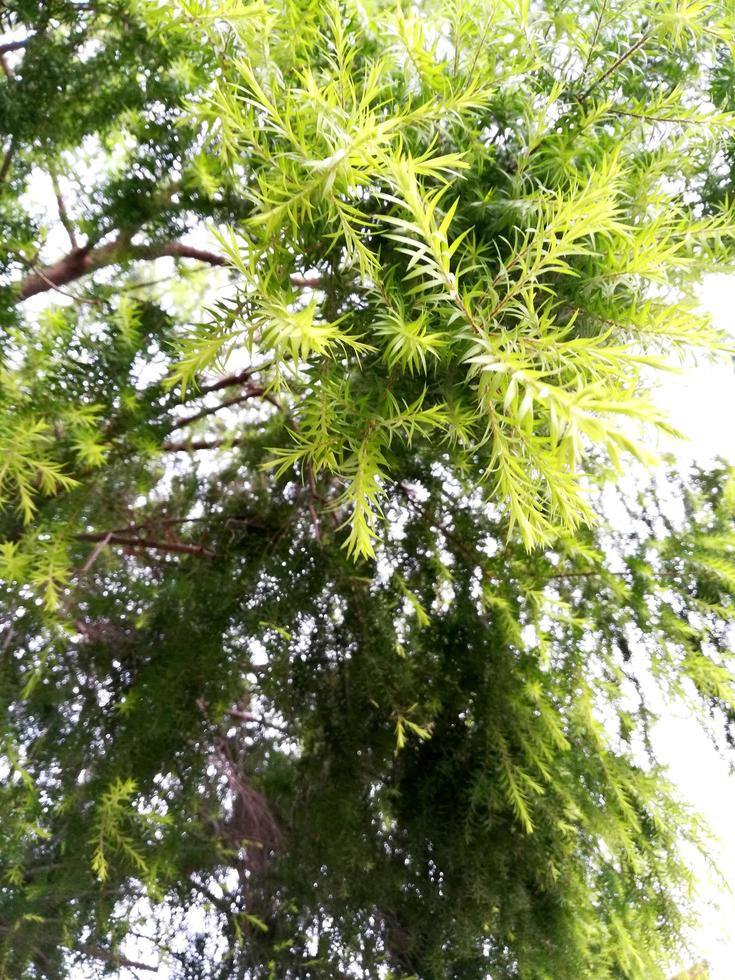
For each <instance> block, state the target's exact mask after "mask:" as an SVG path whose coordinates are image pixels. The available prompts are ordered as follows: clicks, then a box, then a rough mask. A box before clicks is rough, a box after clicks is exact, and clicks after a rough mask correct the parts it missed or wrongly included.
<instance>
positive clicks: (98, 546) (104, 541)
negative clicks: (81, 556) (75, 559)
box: [77, 531, 112, 576]
mask: <svg viewBox="0 0 735 980" xmlns="http://www.w3.org/2000/svg"><path fill="white" fill-rule="evenodd" d="M111 537H112V531H109V532H108V533H107V534H106V535H105V536H104V538H101V539H100V540H99V541H98V542H97V544H96V545H95V546H94V548H93V549H92V553H91V554H90V556H89V558H88V559H87V560H86V561H85V563H84V564H83V565H82V567H81V568H80V569H79V572H78V573H77V574H78V576H82V575H86V573H87V572H88V571H89V570H90V568H91V567H92V565H94V563H95V562H96V561H97V559H98V558H99V556H100V553H101V552H102V550H103V549H104V548H105V546H106V545H108V544H109V543H110V539H111Z"/></svg>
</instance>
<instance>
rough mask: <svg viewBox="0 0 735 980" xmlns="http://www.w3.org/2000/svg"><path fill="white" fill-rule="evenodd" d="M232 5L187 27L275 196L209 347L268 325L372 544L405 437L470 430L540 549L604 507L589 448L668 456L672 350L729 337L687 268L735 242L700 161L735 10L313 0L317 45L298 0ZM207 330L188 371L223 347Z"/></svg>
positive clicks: (255, 180)
mask: <svg viewBox="0 0 735 980" xmlns="http://www.w3.org/2000/svg"><path fill="white" fill-rule="evenodd" d="M206 9H207V11H208V12H207V13H206V14H205V15H204V16H203V17H202V16H201V15H200V14H199V13H198V10H197V5H196V4H188V5H186V7H185V10H186V13H187V16H188V18H189V23H192V22H193V23H195V24H198V25H199V26H200V28H201V29H202V30H203V31H204V36H206V38H207V39H208V41H209V43H211V44H212V45H213V47H215V48H218V49H219V50H221V51H222V52H223V53H224V52H225V51H226V52H227V58H226V60H224V61H223V68H222V71H221V72H220V74H219V75H218V77H217V80H216V83H215V86H214V90H213V92H212V93H211V94H209V95H206V96H205V97H204V98H199V97H198V98H197V99H196V100H193V101H192V103H191V108H192V113H193V114H194V115H195V117H196V118H197V119H199V120H201V122H202V123H203V124H204V125H205V126H206V127H207V129H208V131H209V133H210V147H211V151H210V152H212V153H219V154H220V155H221V158H222V160H223V162H224V164H225V166H226V167H228V168H229V169H230V171H231V173H232V179H233V181H235V182H237V181H238V180H239V182H240V184H241V187H242V193H243V195H244V196H245V197H246V199H248V200H251V201H252V205H253V213H252V214H251V216H250V217H249V218H248V219H247V220H246V221H245V222H244V223H240V224H239V225H238V229H237V230H238V233H239V236H240V237H239V238H238V239H236V238H235V236H234V233H233V235H232V238H231V239H229V240H228V241H227V243H226V244H225V243H224V242H223V245H225V249H226V253H227V254H228V256H229V258H230V260H231V262H232V264H233V266H234V267H235V268H236V269H237V271H238V273H239V289H240V292H239V298H238V305H237V309H236V311H235V314H234V316H233V315H232V314H231V313H230V311H229V310H228V312H227V315H226V316H225V317H224V319H223V318H220V317H217V316H215V317H214V318H213V320H212V322H211V323H210V324H208V326H207V327H206V329H205V332H204V337H205V338H206V337H212V336H214V338H215V340H214V343H212V341H211V340H208V341H207V346H206V347H205V348H204V349H205V350H206V351H208V353H209V356H210V357H212V356H214V355H215V354H216V355H218V356H221V354H222V352H223V351H225V350H232V349H233V348H235V347H236V346H237V345H239V344H240V343H241V342H242V341H243V339H245V340H246V341H247V343H248V346H249V349H250V350H251V352H253V354H255V353H256V352H257V354H264V355H266V356H268V355H273V356H274V358H275V362H276V366H275V372H274V374H273V376H272V379H271V381H270V390H272V391H273V393H277V394H279V396H284V395H286V396H288V398H289V401H290V402H292V409H291V410H292V413H293V422H292V425H293V427H294V430H295V435H294V448H293V450H292V452H291V453H290V455H288V456H284V455H283V454H281V456H280V458H281V459H282V460H284V461H285V462H288V463H293V464H294V465H295V466H299V467H300V468H301V470H302V472H303V471H304V470H305V469H306V468H308V467H313V468H314V469H315V470H316V471H318V470H321V469H326V470H327V471H329V472H330V473H332V474H333V475H334V476H335V477H337V478H339V479H341V480H342V481H344V482H346V483H347V487H348V489H347V491H346V492H345V494H344V495H343V497H342V498H340V502H341V503H344V504H345V505H347V506H349V507H350V508H351V516H350V523H351V533H350V536H349V537H348V539H347V546H348V548H349V549H350V551H354V552H355V553H357V554H361V555H366V556H369V555H372V554H373V553H374V552H373V540H374V537H375V529H376V513H377V512H378V510H379V499H380V497H379V494H378V493H377V492H376V490H375V488H376V486H381V485H383V483H384V482H385V480H386V479H389V478H391V477H392V478H395V476H396V473H395V470H394V466H393V463H392V461H391V459H389V456H390V455H391V454H390V452H389V448H390V446H391V445H392V443H393V442H394V440H395V439H400V440H402V441H406V442H407V444H408V445H411V444H412V442H413V440H414V439H415V438H417V437H422V436H426V435H430V437H431V438H432V439H433V440H444V441H445V442H446V444H447V445H453V446H454V447H455V450H454V454H453V455H454V458H455V460H456V461H457V463H458V465H465V464H467V465H471V466H472V467H473V468H475V470H476V471H477V473H478V477H481V478H482V480H483V482H484V483H485V484H486V485H487V487H488V490H489V492H490V494H491V495H493V496H494V497H495V498H496V499H498V500H500V501H503V502H504V503H506V504H507V507H508V513H509V517H510V524H511V525H513V524H515V523H517V524H518V526H519V530H520V532H521V535H522V537H523V539H524V541H525V542H526V544H527V545H528V546H529V547H532V546H533V545H535V544H538V543H543V542H548V541H549V540H551V538H552V537H553V535H554V534H555V533H557V532H558V531H559V530H560V529H564V528H567V529H569V528H574V527H576V526H578V525H579V523H580V522H581V521H582V522H586V521H589V520H590V519H591V518H592V514H591V511H590V509H589V505H588V503H587V502H586V500H585V498H584V491H583V489H582V484H581V480H580V476H579V464H580V461H581V460H582V459H583V457H584V454H585V452H586V451H587V449H588V448H589V446H590V445H598V446H600V447H602V448H603V449H604V450H605V451H606V452H607V453H608V455H609V456H610V457H611V459H612V460H613V462H614V463H615V465H616V466H620V465H621V454H632V455H634V456H637V457H638V458H639V459H648V458H649V454H648V453H647V452H646V451H645V450H644V449H643V447H642V446H641V444H640V442H639V441H638V439H637V434H636V431H635V428H632V427H631V426H630V425H629V424H627V421H628V420H633V421H634V422H639V421H643V422H649V423H650V422H655V423H659V422H660V420H659V418H658V416H657V414H656V412H655V409H654V408H652V406H651V405H650V404H649V403H648V402H647V401H646V399H645V398H644V397H642V396H641V394H640V392H639V391H638V390H637V387H638V379H639V377H640V372H641V367H642V365H650V364H655V363H657V362H656V360H655V359H653V358H651V357H649V356H646V352H648V351H649V350H651V349H652V348H653V349H655V350H660V348H661V347H662V346H663V347H664V349H666V348H671V347H672V346H673V345H684V346H686V345H694V346H705V347H710V348H711V347H713V346H717V345H718V344H719V342H720V341H719V339H718V338H717V336H716V335H715V334H713V333H712V331H711V330H709V328H708V327H707V325H706V322H704V321H703V319H702V317H701V316H698V315H697V314H696V313H693V312H692V310H691V308H690V304H689V302H688V300H689V298H690V293H689V284H690V283H691V281H692V278H693V277H697V276H699V275H701V273H702V271H704V270H705V269H707V268H715V267H716V268H720V269H722V268H723V267H724V265H725V264H726V263H728V262H730V258H729V242H730V240H731V239H732V235H733V228H734V225H733V214H732V212H731V210H730V209H728V208H724V209H722V210H721V211H716V212H714V213H712V214H710V215H707V216H701V215H699V214H698V212H697V208H696V207H694V203H695V202H694V201H693V200H688V199H687V195H686V194H683V193H682V192H683V190H684V182H683V180H682V159H684V158H687V157H690V156H695V157H696V159H697V163H696V166H697V168H698V172H699V173H702V169H701V168H702V166H703V158H704V159H711V160H714V158H715V155H716V153H717V147H718V138H719V135H720V134H721V133H722V131H723V129H725V128H728V127H732V126H733V117H731V116H730V115H728V114H727V113H719V114H714V113H709V114H708V113H703V112H702V111H701V109H700V106H699V103H701V101H702V100H704V99H706V98H707V95H708V85H709V77H708V70H707V69H706V64H707V62H708V60H709V59H710V58H711V57H712V55H713V54H714V53H715V52H717V51H720V50H727V47H726V46H727V44H732V43H733V39H732V31H731V22H730V20H729V19H728V16H727V10H726V8H725V7H724V6H723V7H722V8H720V7H719V6H718V5H716V4H707V5H702V4H693V5H682V4H679V3H676V4H674V5H667V4H661V3H654V4H650V5H646V4H643V5H637V6H636V10H635V17H636V20H637V25H638V26H637V31H638V32H640V30H641V25H645V29H644V33H643V34H642V35H640V37H637V36H636V33H635V32H633V33H632V34H631V35H626V34H625V33H619V32H620V31H621V27H622V25H621V23H620V18H621V14H620V12H619V11H617V10H613V9H612V8H611V9H610V10H609V11H608V10H606V9H605V7H602V8H601V9H600V10H599V12H598V13H597V14H595V13H590V16H589V23H587V22H583V26H582V27H581V28H577V29H576V30H575V27H577V25H576V24H575V20H576V18H573V19H572V20H571V21H570V20H569V19H567V18H565V17H563V16H560V15H558V14H553V13H552V12H551V11H545V10H540V9H538V10H536V9H533V8H530V7H529V8H524V7H523V6H522V5H518V6H516V5H513V4H507V5H505V4H493V5H488V4H485V3H477V4H473V3H465V4H449V5H446V6H444V5H439V6H437V7H435V6H433V5H428V6H427V7H426V8H425V9H423V8H422V11H421V16H420V17H419V16H418V14H417V13H416V12H413V13H410V12H407V11H402V10H400V9H399V10H398V11H396V10H394V9H391V8H387V7H386V8H383V7H381V6H380V5H378V6H377V7H376V8H375V9H374V10H373V9H372V8H370V9H369V10H367V9H364V8H361V7H360V8H359V7H357V6H355V7H354V8H349V7H347V8H342V7H340V6H339V5H337V4H334V5H332V6H331V7H330V6H329V5H328V6H327V8H326V10H322V9H321V8H319V10H316V9H315V10H314V11H313V12H312V13H307V12H305V11H303V10H301V9H300V8H299V18H300V26H299V35H300V40H299V43H298V44H296V45H293V44H291V39H292V32H293V23H294V14H295V8H292V7H291V5H290V4H286V5H285V6H284V7H283V8H282V9H278V8H276V7H274V8H267V7H265V6H263V7H260V6H255V7H254V8H252V10H251V11H250V14H251V16H250V17H249V18H247V19H246V20H245V22H244V23H243V22H241V21H239V20H238V21H237V22H234V21H232V22H231V21H230V20H229V19H228V13H227V10H226V9H224V10H223V11H222V13H221V18H222V20H221V22H220V21H218V20H214V21H213V20H212V14H211V12H210V7H209V5H207V8H206ZM595 18H596V19H595ZM154 19H155V18H154ZM210 23H214V24H215V28H214V30H210V29H209V28H208V25H209V24H210ZM224 24H230V26H231V28H232V30H231V31H230V32H228V31H227V30H226V29H225V28H224V27H223V25H224ZM593 26H594V34H595V38H596V46H595V47H590V43H589V29H590V27H593ZM223 31H224V33H223ZM613 31H614V35H615V36H614V41H615V45H616V46H617V45H619V44H620V43H621V41H620V38H626V40H627V39H628V38H630V37H632V38H633V39H634V40H635V43H634V44H633V43H632V44H631V48H630V49H628V51H623V52H622V53H620V54H619V55H618V58H617V60H619V61H620V65H618V66H616V54H617V51H616V47H613V46H612V45H611V47H610V48H608V47H607V46H606V45H607V44H608V43H610V42H611V41H612V40H613V37H612V36H611V35H612V32H613ZM560 45H561V46H563V47H564V48H566V49H567V57H566V60H565V62H564V63H562V64H556V63H555V61H556V60H558V55H557V54H556V50H555V49H556V48H557V47H558V46H560ZM680 48H681V49H683V50H684V52H685V53H683V54H682V53H680V52H679V49H680ZM637 52H640V57H641V58H656V57H658V58H660V57H661V54H662V52H663V53H664V55H668V56H669V57H673V58H674V60H675V61H676V62H677V68H678V69H679V71H682V70H686V84H684V82H683V81H681V80H678V79H677V80H670V79H669V78H668V77H667V75H668V71H667V68H668V67H669V66H668V65H667V64H666V62H665V60H664V64H663V66H662V71H661V74H662V76H663V77H662V79H661V81H662V84H664V85H667V84H668V85H669V87H670V88H671V86H673V88H671V91H667V92H666V95H665V96H662V97H661V98H660V100H659V102H660V104H659V103H657V104H656V106H655V110H654V112H653V115H654V116H655V118H654V119H651V121H650V122H648V123H647V116H646V114H645V113H643V112H642V109H643V106H642V105H641V102H642V101H644V100H647V99H648V91H646V92H642V91H641V90H640V83H639V80H638V78H637V75H636V74H635V72H636V62H635V60H634V55H635V54H636V53H637ZM629 60H630V62H631V64H628V61H629ZM692 102H694V105H692V104H691V103H692ZM674 110H675V112H676V118H675V119H674V120H673V122H672V124H671V125H668V126H667V125H665V123H663V122H661V120H668V119H669V118H670V115H671V113H672V112H673V111H674ZM654 138H655V142H656V147H655V150H652V145H651V141H652V140H653V139H654ZM244 161H247V169H245V170H243V162H244ZM683 176H684V178H686V177H689V176H691V177H693V178H694V179H696V174H692V175H689V174H687V173H686V167H685V168H684V175H683ZM289 277H290V279H291V280H293V279H296V281H297V282H298V281H302V280H305V281H306V282H309V281H311V282H312V283H313V285H312V286H311V288H309V289H308V290H307V292H306V294H304V293H303V292H302V290H301V289H299V288H294V286H293V285H291V283H290V281H289ZM309 277H311V279H310V278H309ZM654 287H655V288H654ZM654 297H655V301H654ZM654 302H655V307H654V308H652V305H653V304H654ZM199 336H200V337H201V336H202V335H201V333H200V334H199ZM217 337H219V340H220V341H221V345H219V344H217V342H216V338H217ZM210 345H211V346H210ZM193 349H194V354H193V356H192V355H191V354H190V355H189V356H188V357H187V359H186V360H184V361H183V362H182V363H181V364H180V366H179V368H178V370H177V372H176V377H177V378H179V379H181V380H182V381H183V382H185V383H190V382H191V380H192V379H193V376H194V372H195V371H196V370H201V368H202V366H203V361H202V358H201V356H199V354H200V350H201V348H200V347H199V346H198V345H197V344H196V343H195V344H194V348H193ZM323 389H326V391H327V392H328V394H327V397H326V399H325V397H324V391H323ZM386 392H390V400H389V401H386ZM395 403H397V404H398V405H399V406H401V417H402V419H405V424H403V425H401V426H400V427H399V426H396V425H395V424H394V422H393V418H392V416H393V415H394V413H395V408H394V405H395ZM429 408H430V409H431V416H430V417H429V416H427V414H426V412H427V409H429ZM411 418H413V419H415V424H410V423H409V421H408V420H409V419H411ZM429 418H430V422H429ZM427 425H429V429H427ZM430 430H435V431H430ZM397 475H398V476H400V474H397Z"/></svg>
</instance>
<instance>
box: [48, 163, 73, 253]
mask: <svg viewBox="0 0 735 980" xmlns="http://www.w3.org/2000/svg"><path fill="white" fill-rule="evenodd" d="M49 176H50V177H51V186H52V187H53V189H54V194H55V196H56V206H57V208H58V209H59V221H60V222H61V223H62V225H63V226H64V229H65V230H66V233H67V235H68V236H69V241H70V242H71V247H72V248H79V243H78V242H77V236H76V233H75V231H74V225H73V224H72V222H71V219H70V218H69V212H68V211H67V210H66V204H65V202H64V198H63V195H62V193H61V188H60V187H59V178H58V177H57V176H56V171H55V170H54V169H53V167H49Z"/></svg>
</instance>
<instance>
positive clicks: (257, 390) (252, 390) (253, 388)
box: [171, 385, 265, 431]
mask: <svg viewBox="0 0 735 980" xmlns="http://www.w3.org/2000/svg"><path fill="white" fill-rule="evenodd" d="M264 394H265V389H264V388H262V387H261V386H260V385H249V386H248V388H247V390H246V391H245V392H244V394H242V395H233V397H232V398H226V399H225V400H224V401H223V402H220V403H219V404H218V405H212V406H211V408H203V409H202V410H201V412H197V413H196V414H195V415H188V416H187V417H186V418H183V419H179V420H178V421H177V422H176V424H175V425H173V426H172V427H171V431H174V430H175V429H184V428H185V427H186V426H187V425H193V424H194V423H195V422H198V421H199V420H200V419H203V418H206V417H207V415H214V414H215V413H216V412H219V411H221V410H222V409H223V408H229V407H230V406H231V405H238V404H240V403H241V402H246V401H249V400H250V399H251V398H260V396H261V395H264Z"/></svg>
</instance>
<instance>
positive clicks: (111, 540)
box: [76, 531, 215, 558]
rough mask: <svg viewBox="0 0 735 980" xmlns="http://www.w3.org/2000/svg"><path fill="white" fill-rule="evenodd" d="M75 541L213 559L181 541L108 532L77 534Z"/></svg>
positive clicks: (196, 545)
mask: <svg viewBox="0 0 735 980" xmlns="http://www.w3.org/2000/svg"><path fill="white" fill-rule="evenodd" d="M76 538H77V541H105V543H106V544H121V545H124V546H125V547H126V548H150V549H152V550H154V551H171V552H175V553H176V554H180V555H200V556H202V557H204V558H214V557H215V554H214V552H212V551H209V550H208V549H207V548H205V547H204V545H201V544H184V543H183V542H181V541H157V540H155V539H153V538H140V537H135V538H133V537H129V536H128V535H126V534H112V533H110V532H109V531H100V532H89V533H85V534H77V535H76Z"/></svg>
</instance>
